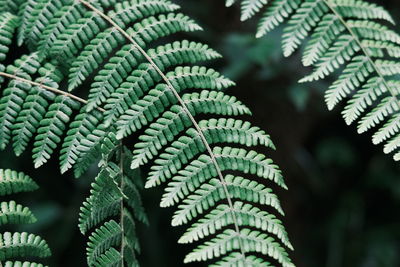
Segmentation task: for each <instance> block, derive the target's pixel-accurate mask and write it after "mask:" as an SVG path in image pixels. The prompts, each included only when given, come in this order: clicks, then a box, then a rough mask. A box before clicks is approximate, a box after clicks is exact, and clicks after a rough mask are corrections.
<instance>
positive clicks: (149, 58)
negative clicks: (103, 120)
mask: <svg viewBox="0 0 400 267" xmlns="http://www.w3.org/2000/svg"><path fill="white" fill-rule="evenodd" d="M78 1H79V2H81V3H82V4H83V5H85V6H86V7H88V8H89V9H91V10H92V11H94V12H95V13H97V14H98V15H99V16H101V17H102V18H103V19H105V20H106V21H107V22H108V23H110V24H111V25H112V26H113V27H115V28H116V29H117V30H118V31H119V32H120V33H121V34H122V35H123V36H124V37H125V38H126V39H127V40H128V41H129V42H131V43H132V45H133V46H134V47H135V48H136V49H137V50H138V51H139V52H140V53H141V54H142V55H143V56H144V57H145V58H146V60H147V61H148V62H149V63H150V64H151V65H152V67H153V68H154V69H155V70H156V72H157V73H158V74H159V75H160V77H161V78H162V79H163V80H164V82H165V83H166V85H167V87H168V88H169V89H170V90H171V91H172V93H173V94H174V96H175V97H176V99H177V100H178V102H179V104H180V105H181V106H182V108H183V110H184V111H185V113H186V114H187V115H188V117H189V119H190V121H191V122H192V124H193V126H194V127H195V129H196V131H197V133H198V134H199V136H200V138H201V140H202V142H203V144H204V146H205V147H206V150H207V153H208V154H209V155H210V158H211V161H212V163H213V165H214V166H215V169H216V171H217V174H218V177H219V179H220V182H221V184H222V186H223V188H224V193H225V195H226V199H227V202H228V205H229V209H230V210H231V214H232V219H233V223H234V227H235V231H236V234H237V235H238V236H240V230H239V224H238V220H237V218H236V214H235V213H234V212H233V210H234V206H233V201H232V198H231V196H230V194H229V191H228V187H227V186H226V181H225V179H224V177H223V174H222V171H221V168H220V166H219V164H218V162H217V159H216V157H215V155H214V153H213V151H212V149H211V147H210V145H209V144H208V142H207V139H206V137H205V136H204V133H203V131H202V130H201V128H200V126H199V124H198V123H197V121H196V120H195V118H194V116H193V115H192V114H191V113H190V111H189V109H188V108H187V106H186V104H185V102H184V101H183V99H182V98H181V96H180V95H179V93H178V92H177V90H176V89H175V88H174V86H173V85H172V83H171V82H170V80H169V79H168V78H167V76H166V75H165V74H164V73H163V72H162V71H161V69H160V68H159V67H158V66H157V65H156V64H155V62H154V61H153V59H152V58H151V57H150V56H149V55H148V54H147V53H146V51H144V50H143V48H142V47H140V46H139V45H138V44H137V43H136V41H135V40H134V39H133V38H132V37H131V36H130V35H129V34H128V33H127V32H126V31H125V30H124V29H122V28H121V27H120V26H119V25H118V24H117V23H116V22H115V21H114V20H113V19H112V18H110V17H109V16H107V15H106V14H104V13H103V12H102V11H101V10H99V9H97V8H96V7H94V6H93V5H91V4H90V3H89V2H87V1H85V0H78ZM239 246H240V252H241V254H242V257H243V259H245V258H246V256H245V249H244V246H243V242H242V240H241V239H240V238H239Z"/></svg>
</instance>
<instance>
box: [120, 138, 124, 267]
mask: <svg viewBox="0 0 400 267" xmlns="http://www.w3.org/2000/svg"><path fill="white" fill-rule="evenodd" d="M119 168H120V172H121V184H120V188H121V191H122V192H124V188H125V181H124V149H123V146H122V141H121V142H120V151H119ZM120 209H121V216H120V221H119V223H120V225H121V229H122V231H121V232H122V233H121V234H122V237H121V248H120V254H121V258H122V261H121V267H124V264H125V263H124V254H125V251H124V250H125V228H124V216H125V215H124V198H122V199H121V206H120Z"/></svg>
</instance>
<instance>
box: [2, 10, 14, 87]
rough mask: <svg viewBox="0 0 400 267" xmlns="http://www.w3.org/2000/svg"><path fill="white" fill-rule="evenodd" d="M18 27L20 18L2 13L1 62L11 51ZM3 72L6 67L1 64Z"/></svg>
mask: <svg viewBox="0 0 400 267" xmlns="http://www.w3.org/2000/svg"><path fill="white" fill-rule="evenodd" d="M17 26H18V17H17V16H14V15H13V14H11V13H9V12H4V13H0V36H1V38H0V62H1V61H4V59H5V58H6V56H7V53H8V51H9V50H10V48H9V46H10V45H11V42H12V39H13V36H14V32H15V30H16V28H17ZM0 68H1V70H2V71H3V70H4V65H3V64H0ZM0 82H1V80H0Z"/></svg>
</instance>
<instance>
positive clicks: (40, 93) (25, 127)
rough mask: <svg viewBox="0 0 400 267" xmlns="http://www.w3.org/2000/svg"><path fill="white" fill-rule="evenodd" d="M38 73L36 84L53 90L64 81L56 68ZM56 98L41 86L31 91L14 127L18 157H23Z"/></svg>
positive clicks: (14, 142)
mask: <svg viewBox="0 0 400 267" xmlns="http://www.w3.org/2000/svg"><path fill="white" fill-rule="evenodd" d="M38 72H39V73H40V74H41V76H40V77H39V78H37V79H36V80H35V82H37V83H39V84H43V85H46V86H50V87H53V88H57V87H58V82H59V81H60V80H61V79H62V74H61V73H59V72H58V71H57V70H56V69H55V67H54V66H52V65H47V66H44V67H42V68H40V69H39V71H38ZM54 98H55V95H54V93H52V92H49V91H46V90H44V89H42V88H41V87H39V86H34V87H32V88H31V89H30V90H29V92H28V95H27V97H26V99H25V102H24V104H23V106H22V109H21V111H20V112H19V114H18V117H17V118H16V120H15V124H14V125H13V131H12V135H13V148H14V151H15V154H16V155H18V156H19V155H21V154H22V152H23V151H24V150H25V148H26V146H27V144H28V142H29V141H30V139H31V138H32V136H33V135H34V134H35V133H36V130H37V128H38V127H39V125H40V121H42V119H43V118H44V115H45V114H46V108H47V107H48V105H49V101H53V100H54Z"/></svg>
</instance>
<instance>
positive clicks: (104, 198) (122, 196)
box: [79, 135, 147, 266]
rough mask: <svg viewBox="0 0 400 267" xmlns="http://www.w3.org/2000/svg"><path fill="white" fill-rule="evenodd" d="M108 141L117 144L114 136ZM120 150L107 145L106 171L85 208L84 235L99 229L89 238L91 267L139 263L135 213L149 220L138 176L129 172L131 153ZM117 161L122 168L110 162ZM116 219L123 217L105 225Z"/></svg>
mask: <svg viewBox="0 0 400 267" xmlns="http://www.w3.org/2000/svg"><path fill="white" fill-rule="evenodd" d="M108 139H109V141H110V142H113V140H114V141H116V139H115V136H114V137H113V136H112V135H111V136H110V137H108ZM106 143H107V142H106ZM118 147H119V150H120V152H118V151H116V150H115V147H114V146H107V145H105V144H103V146H102V153H103V158H104V162H102V170H101V172H100V173H99V175H98V176H97V178H96V180H95V182H94V183H93V184H92V190H91V195H90V197H89V198H88V199H87V201H86V202H85V203H84V205H83V207H82V208H81V213H80V219H79V222H80V223H79V227H80V229H81V231H82V233H86V232H87V231H88V230H89V229H91V228H93V227H96V229H95V230H94V231H93V232H92V234H91V235H90V236H89V242H88V247H87V261H88V264H89V266H109V265H102V264H104V263H107V264H111V266H113V265H112V264H117V265H118V264H121V263H122V264H123V263H125V262H126V263H127V264H128V265H129V266H132V265H133V264H134V263H136V255H135V254H136V253H137V252H139V251H140V249H139V243H138V239H137V237H136V233H135V222H134V219H133V217H132V215H131V214H132V213H134V215H135V217H137V218H141V219H142V220H144V221H146V220H147V218H146V215H145V214H144V211H143V209H142V208H141V203H140V194H139V193H138V192H136V190H137V188H136V186H135V185H134V183H133V182H132V179H133V176H131V175H133V174H134V173H133V172H130V171H128V170H125V167H129V164H130V159H131V154H130V153H129V151H127V150H126V149H124V148H123V147H121V145H119V146H118ZM117 152H118V153H117ZM113 159H120V160H121V164H120V166H118V165H116V164H115V163H113V162H112V161H110V160H113ZM128 207H129V208H130V209H132V211H134V212H131V211H130V209H128ZM116 216H119V218H120V219H119V222H117V221H115V220H114V219H111V220H109V221H106V222H105V223H104V224H102V225H101V223H102V222H103V221H104V220H106V219H108V218H110V217H116ZM99 225H100V226H99ZM117 249H118V250H119V251H117Z"/></svg>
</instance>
